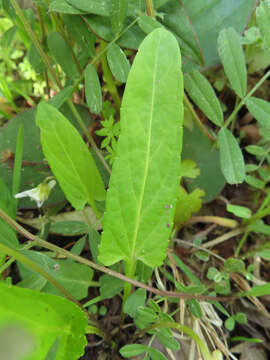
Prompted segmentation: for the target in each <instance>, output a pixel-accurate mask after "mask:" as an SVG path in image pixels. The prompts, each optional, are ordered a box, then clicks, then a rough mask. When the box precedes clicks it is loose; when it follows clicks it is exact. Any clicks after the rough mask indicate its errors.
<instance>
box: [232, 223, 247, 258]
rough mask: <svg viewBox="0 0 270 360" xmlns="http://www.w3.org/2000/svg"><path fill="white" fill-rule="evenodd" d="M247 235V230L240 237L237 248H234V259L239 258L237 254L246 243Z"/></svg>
mask: <svg viewBox="0 0 270 360" xmlns="http://www.w3.org/2000/svg"><path fill="white" fill-rule="evenodd" d="M248 235H249V231H248V230H247V231H245V233H244V234H243V236H242V237H241V240H240V241H239V244H238V246H237V248H236V250H235V252H234V256H235V257H238V256H239V253H240V251H241V249H242V247H243V245H244V243H245V242H246V240H247V237H248Z"/></svg>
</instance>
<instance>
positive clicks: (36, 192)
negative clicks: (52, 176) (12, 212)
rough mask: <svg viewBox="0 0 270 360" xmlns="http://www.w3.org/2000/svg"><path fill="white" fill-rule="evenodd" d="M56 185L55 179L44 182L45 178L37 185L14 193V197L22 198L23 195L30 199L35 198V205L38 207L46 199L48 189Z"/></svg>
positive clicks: (48, 192)
mask: <svg viewBox="0 0 270 360" xmlns="http://www.w3.org/2000/svg"><path fill="white" fill-rule="evenodd" d="M55 185H56V181H55V180H51V181H50V182H48V183H47V182H46V180H45V181H44V182H43V183H41V184H39V185H38V186H37V187H35V188H33V189H30V190H26V191H23V192H20V193H18V194H16V195H15V198H16V199H19V198H23V197H30V198H31V200H35V201H36V203H37V206H38V207H39V208H40V207H41V206H42V205H43V203H44V201H45V200H47V199H48V197H49V194H50V191H51V190H52V188H53V187H54V186H55Z"/></svg>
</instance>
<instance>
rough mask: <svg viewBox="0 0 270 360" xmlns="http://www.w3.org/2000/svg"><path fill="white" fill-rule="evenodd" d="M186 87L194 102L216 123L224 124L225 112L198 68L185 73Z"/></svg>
mask: <svg viewBox="0 0 270 360" xmlns="http://www.w3.org/2000/svg"><path fill="white" fill-rule="evenodd" d="M185 89H186V90H187V92H188V94H189V96H190V97H191V99H192V100H193V101H194V103H195V104H196V105H197V106H198V107H199V108H200V109H201V110H202V111H203V112H204V113H205V115H206V116H207V117H208V119H209V120H211V121H212V122H213V123H214V124H215V125H218V126H222V125H223V113H222V110H221V106H220V103H219V101H218V98H217V97H216V94H215V92H214V90H213V88H212V86H211V85H210V83H209V82H208V80H207V79H206V78H205V77H204V76H203V75H202V74H201V73H200V72H199V71H197V70H194V71H191V72H190V73H189V74H186V75H185Z"/></svg>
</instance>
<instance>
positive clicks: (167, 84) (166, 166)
mask: <svg viewBox="0 0 270 360" xmlns="http://www.w3.org/2000/svg"><path fill="white" fill-rule="evenodd" d="M182 100H183V79H182V72H181V56H180V51H179V47H178V45H177V41H176V39H175V38H174V37H173V36H172V34H171V33H169V32H168V31H166V30H164V29H156V30H154V31H153V32H152V33H151V34H149V35H148V36H147V37H146V38H145V40H144V41H143V43H142V44H141V46H140V48H139V52H138V54H137V56H136V58H135V60H134V63H133V66H132V68H131V70H130V73H129V77H128V81H127V85H126V89H125V93H124V97H123V103H122V109H121V121H120V123H121V135H120V138H119V142H118V145H117V158H116V159H115V161H114V165H113V170H112V175H111V179H110V184H109V190H108V194H107V202H106V212H105V214H104V219H103V229H104V232H103V234H102V240H101V246H100V249H99V250H100V256H99V259H100V261H102V262H103V263H104V264H106V265H111V264H113V263H115V262H117V261H119V260H122V259H124V260H125V261H127V262H128V263H129V264H131V263H133V264H134V262H135V261H136V260H141V261H143V262H144V263H145V264H147V265H148V266H151V267H154V266H158V265H160V264H161V263H162V261H163V259H164V257H165V255H166V249H167V246H168V238H169V234H170V231H171V223H172V219H173V209H174V207H175V203H176V198H177V189H178V185H179V176H180V151H181V146H182V129H181V126H182V117H183V103H182ZM169 204H171V205H172V206H168V205H169Z"/></svg>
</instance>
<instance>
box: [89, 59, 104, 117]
mask: <svg viewBox="0 0 270 360" xmlns="http://www.w3.org/2000/svg"><path fill="white" fill-rule="evenodd" d="M85 96H86V101H87V105H88V106H89V109H90V111H91V112H92V113H94V114H99V113H100V112H101V110H102V93H101V86H100V82H99V78H98V74H97V71H96V69H95V67H94V65H92V64H88V65H87V67H86V70H85Z"/></svg>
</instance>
